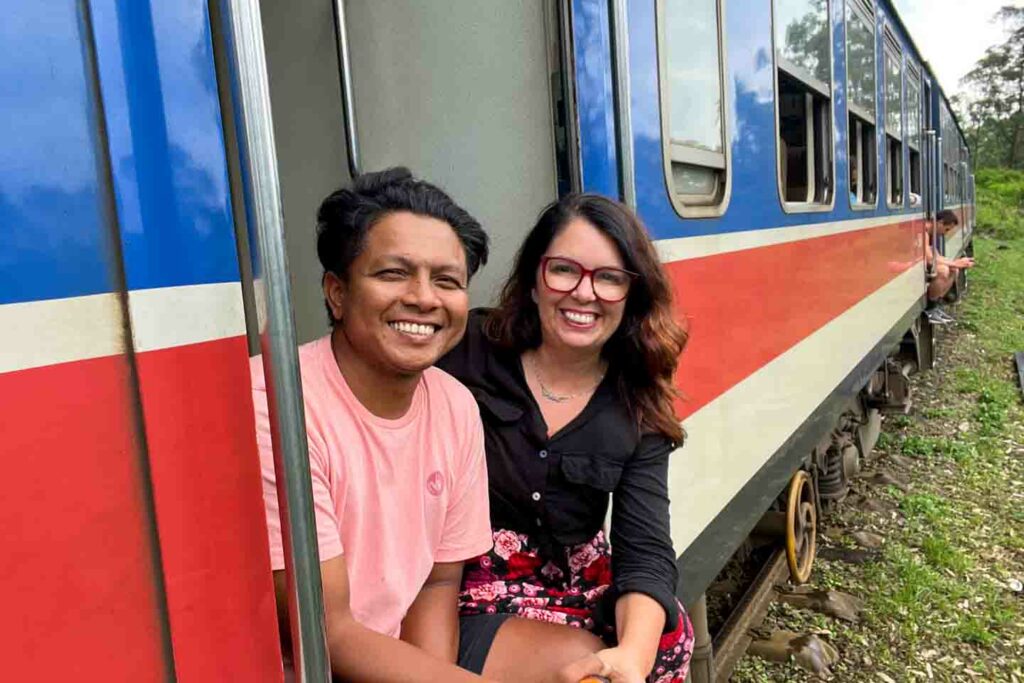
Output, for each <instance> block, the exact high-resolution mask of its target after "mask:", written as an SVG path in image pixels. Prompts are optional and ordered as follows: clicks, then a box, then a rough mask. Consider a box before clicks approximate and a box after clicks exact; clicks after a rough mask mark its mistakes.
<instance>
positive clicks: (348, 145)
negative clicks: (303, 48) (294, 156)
mask: <svg viewBox="0 0 1024 683" xmlns="http://www.w3.org/2000/svg"><path fill="white" fill-rule="evenodd" d="M334 33H335V37H336V39H337V44H338V74H339V76H340V77H341V108H342V111H343V112H344V115H345V120H344V121H343V125H344V127H345V149H346V151H347V152H348V172H349V173H350V174H351V175H352V177H353V178H356V177H358V176H359V174H360V173H362V168H363V165H362V159H361V158H360V156H359V136H358V135H357V133H356V105H355V87H354V85H353V80H352V56H351V53H350V51H349V42H348V23H347V22H346V20H345V0H334Z"/></svg>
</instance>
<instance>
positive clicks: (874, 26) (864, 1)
mask: <svg viewBox="0 0 1024 683" xmlns="http://www.w3.org/2000/svg"><path fill="white" fill-rule="evenodd" d="M843 4H844V7H843V10H844V11H843V57H844V64H845V66H846V71H847V73H846V74H845V78H846V81H845V82H844V84H843V86H844V88H845V94H846V96H845V97H844V98H843V101H844V102H845V103H846V126H847V128H846V134H847V140H848V145H847V149H846V155H847V174H846V190H847V192H846V196H847V199H848V201H849V205H850V208H851V209H852V210H854V211H874V210H876V209H877V208H878V195H879V192H878V189H879V188H878V185H879V183H878V175H879V174H878V171H879V168H880V166H881V164H880V163H879V154H878V126H879V119H880V116H879V109H880V106H881V103H880V102H879V96H878V95H879V88H878V21H877V14H876V12H877V9H876V5H875V2H874V0H843ZM850 12H853V13H855V14H857V15H858V16H859V18H860V19H861V20H863V21H864V22H865V23H866V24H867V25H868V26H869V27H870V28H871V49H872V59H873V63H872V69H873V74H874V86H875V98H874V105H875V110H874V111H873V112H868V111H865V110H864V109H862V108H861V107H860V106H859V105H855V104H852V103H851V102H850V92H849V84H850V75H849V68H850V31H849V13H850ZM868 117H870V120H869V119H868ZM865 125H867V126H868V127H869V128H870V130H867V131H863V132H861V131H860V127H862V126H865ZM855 135H856V138H857V143H856V144H857V146H858V149H859V150H861V151H860V152H859V153H858V155H857V162H858V164H859V165H858V167H857V168H858V171H857V181H858V182H857V185H858V192H857V194H858V195H860V194H862V193H861V192H860V190H861V188H863V186H864V182H863V179H864V177H865V173H866V172H867V170H866V167H865V165H864V163H863V160H864V158H865V153H864V151H863V150H864V147H865V142H866V143H867V146H868V147H870V148H871V149H870V150H869V152H870V156H871V157H872V158H873V159H874V165H873V166H872V167H871V168H870V173H869V176H870V178H871V180H872V181H873V182H874V186H873V188H872V189H873V191H874V197H873V199H872V201H870V202H865V201H860V200H859V199H858V200H857V201H854V200H852V199H850V195H851V194H853V182H852V180H853V178H852V174H851V173H850V164H851V163H852V159H851V155H850V148H849V146H850V145H851V144H853V141H854V136H855Z"/></svg>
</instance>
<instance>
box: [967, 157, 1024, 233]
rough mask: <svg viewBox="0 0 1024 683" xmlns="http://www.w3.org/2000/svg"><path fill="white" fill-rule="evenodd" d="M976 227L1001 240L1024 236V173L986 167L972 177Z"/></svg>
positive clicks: (980, 231) (981, 231)
mask: <svg viewBox="0 0 1024 683" xmlns="http://www.w3.org/2000/svg"><path fill="white" fill-rule="evenodd" d="M975 188H976V190H977V198H976V202H977V207H978V214H977V227H978V231H979V233H981V234H986V235H991V236H992V237H995V238H996V239H1000V240H1012V239H1019V238H1021V237H1024V172H1022V171H1013V170H1010V169H1002V168H985V169H981V170H980V171H978V172H977V173H976V174H975Z"/></svg>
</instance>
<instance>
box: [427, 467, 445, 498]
mask: <svg viewBox="0 0 1024 683" xmlns="http://www.w3.org/2000/svg"><path fill="white" fill-rule="evenodd" d="M427 491H428V492H429V493H430V495H432V496H440V495H441V492H442V491H444V475H443V474H441V472H440V471H435V472H433V473H431V475H430V476H429V477H427Z"/></svg>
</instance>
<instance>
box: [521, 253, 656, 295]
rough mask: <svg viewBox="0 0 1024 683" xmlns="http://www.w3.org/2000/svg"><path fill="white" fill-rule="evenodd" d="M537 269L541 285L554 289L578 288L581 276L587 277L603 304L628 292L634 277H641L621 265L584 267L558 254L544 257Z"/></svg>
mask: <svg viewBox="0 0 1024 683" xmlns="http://www.w3.org/2000/svg"><path fill="white" fill-rule="evenodd" d="M540 272H541V276H542V277H543V279H544V284H545V285H546V286H547V288H548V289H550V290H551V291H553V292H560V293H562V294H567V293H569V292H572V291H575V289H576V288H577V287H579V285H580V282H582V281H583V278H585V277H586V276H588V275H589V276H590V284H591V287H592V288H593V290H594V296H596V297H597V298H598V299H600V300H601V301H604V302H606V303H610V304H614V303H617V302H619V301H622V300H623V299H625V298H626V297H627V296H628V295H629V288H630V285H632V284H633V280H635V279H636V278H638V277H640V275H638V274H637V273H631V272H630V271H628V270H622V269H621V268H594V269H593V270H591V269H589V268H584V267H583V265H582V264H580V263H578V262H576V261H573V260H572V259H568V258H564V257H561V256H545V257H543V258H541V260H540Z"/></svg>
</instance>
